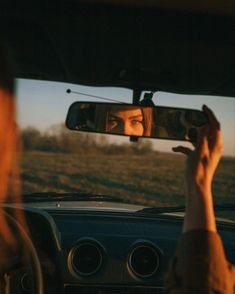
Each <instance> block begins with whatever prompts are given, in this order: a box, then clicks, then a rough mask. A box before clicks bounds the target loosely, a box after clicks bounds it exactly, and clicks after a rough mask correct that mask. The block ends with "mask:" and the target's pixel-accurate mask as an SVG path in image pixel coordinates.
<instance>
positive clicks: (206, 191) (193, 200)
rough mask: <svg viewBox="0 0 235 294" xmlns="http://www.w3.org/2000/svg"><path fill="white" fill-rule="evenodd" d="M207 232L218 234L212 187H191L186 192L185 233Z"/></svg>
mask: <svg viewBox="0 0 235 294" xmlns="http://www.w3.org/2000/svg"><path fill="white" fill-rule="evenodd" d="M192 230H207V231H211V232H216V222H215V215H214V208H213V198H212V192H211V185H210V184H209V185H207V186H203V187H201V186H199V185H191V186H190V187H188V188H187V191H186V213H185V219H184V226H183V232H184V233H185V232H189V231H192Z"/></svg>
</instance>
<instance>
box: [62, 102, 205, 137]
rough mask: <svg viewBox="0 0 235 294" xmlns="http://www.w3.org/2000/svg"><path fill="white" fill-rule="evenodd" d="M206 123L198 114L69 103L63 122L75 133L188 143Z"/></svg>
mask: <svg viewBox="0 0 235 294" xmlns="http://www.w3.org/2000/svg"><path fill="white" fill-rule="evenodd" d="M206 122H207V118H206V116H205V114H204V113H203V112H202V111H199V110H193V109H183V108H172V107H163V106H154V107H152V106H138V105H137V106H135V105H130V104H112V103H95V102H75V103H73V104H72V105H71V106H70V108H69V111H68V114H67V118H66V126H67V127H68V128H69V129H71V130H76V131H85V132H95V133H105V134H115V135H125V136H135V137H148V138H160V139H171V140H184V141H191V142H195V141H196V137H197V129H198V128H199V127H201V126H202V125H204V124H206Z"/></svg>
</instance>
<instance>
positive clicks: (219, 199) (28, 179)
mask: <svg viewBox="0 0 235 294" xmlns="http://www.w3.org/2000/svg"><path fill="white" fill-rule="evenodd" d="M67 89H70V90H72V91H75V92H77V94H75V93H73V92H71V93H67ZM78 93H80V94H78ZM81 93H83V94H86V95H82V94H81ZM132 94H133V93H132V91H131V90H129V89H120V88H95V87H87V86H78V85H71V84H70V85H69V84H64V83H55V82H45V81H44V82H42V81H34V80H17V99H18V100H17V103H18V123H19V126H20V130H21V135H22V146H23V157H22V175H21V177H22V182H23V185H22V189H23V194H24V195H28V194H31V193H35V192H37V193H42V192H57V193H77V192H81V191H82V192H86V193H95V194H104V195H109V196H114V197H115V199H120V200H121V201H123V202H126V203H133V204H141V205H145V206H156V207H165V206H167V207H169V206H179V205H184V161H185V158H184V156H183V155H178V154H177V155H176V154H174V153H173V152H172V151H171V148H172V147H174V146H177V145H178V144H183V145H185V146H189V145H190V144H189V143H186V142H177V141H169V140H160V139H151V140H150V139H139V140H138V142H131V141H130V139H129V137H122V136H114V135H102V134H92V133H85V132H82V133H79V132H74V131H71V130H68V129H66V127H65V118H66V115H67V111H68V108H69V106H70V105H71V104H72V103H73V102H74V101H96V102H97V101H98V102H102V101H104V102H107V100H105V99H101V98H95V97H91V96H89V95H96V96H100V97H104V98H108V99H113V100H116V101H120V102H125V103H131V101H132ZM87 95H88V96H87ZM153 101H154V103H155V104H156V105H163V106H173V107H184V108H193V109H201V106H202V104H207V105H208V106H209V107H210V108H211V109H212V110H213V111H214V112H215V114H216V116H217V118H218V119H219V121H220V122H221V125H222V132H223V141H224V156H223V159H222V160H221V162H220V165H219V168H218V170H217V173H216V176H215V180H214V185H213V192H214V198H215V204H216V205H221V204H231V203H234V202H235V201H234V195H235V99H233V98H229V97H210V96H198V95H197V96H192V95H176V94H170V93H163V92H158V93H155V94H154V97H153Z"/></svg>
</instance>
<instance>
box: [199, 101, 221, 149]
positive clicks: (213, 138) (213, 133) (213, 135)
mask: <svg viewBox="0 0 235 294" xmlns="http://www.w3.org/2000/svg"><path fill="white" fill-rule="evenodd" d="M202 109H203V111H204V112H205V113H206V115H207V117H208V122H209V127H210V129H209V134H208V147H209V149H210V151H211V152H212V153H214V152H216V153H222V151H223V143H222V133H221V130H220V123H219V121H218V120H217V118H216V117H215V115H214V113H213V112H212V110H211V109H210V108H208V107H207V106H206V105H203V107H202Z"/></svg>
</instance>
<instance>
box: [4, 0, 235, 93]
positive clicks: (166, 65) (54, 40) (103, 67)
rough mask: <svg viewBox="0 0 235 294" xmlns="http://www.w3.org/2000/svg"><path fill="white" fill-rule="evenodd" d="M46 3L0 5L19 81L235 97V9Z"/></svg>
mask: <svg viewBox="0 0 235 294" xmlns="http://www.w3.org/2000/svg"><path fill="white" fill-rule="evenodd" d="M48 2H49V1H35V2H33V3H29V2H28V1H20V2H16V3H14V1H13V2H10V1H9V2H8V1H3V2H2V4H1V7H0V35H1V36H2V37H3V39H4V40H5V41H6V43H7V45H8V47H9V48H10V51H11V52H12V55H13V57H14V59H15V61H16V77H20V78H31V79H34V78H35V79H44V80H52V81H62V82H69V83H76V84H84V85H91V86H119V87H127V88H131V89H135V90H137V91H138V90H153V91H157V90H160V91H169V92H175V93H182V94H184V93H185V94H186V93H187V94H204V95H221V96H235V33H234V32H235V5H234V1H228V2H227V1H225V2H226V4H222V3H219V2H218V1H216V2H215V3H212V4H210V3H211V2H210V1H204V2H203V3H204V4H202V2H197V3H199V4H197V3H196V2H195V1H192V5H189V4H185V1H179V5H178V6H177V7H176V5H175V4H174V1H169V2H167V1H149V0H148V1H140V0H139V1H108V0H106V1H105V0H103V1H91V0H89V1H72V0H64V1H59V2H58V3H56V4H55V3H52V2H50V3H48ZM111 2H112V3H116V4H119V5H111ZM164 3H167V4H164ZM177 3H178V2H177ZM200 3H201V4H200ZM214 4H215V5H214Z"/></svg>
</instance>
